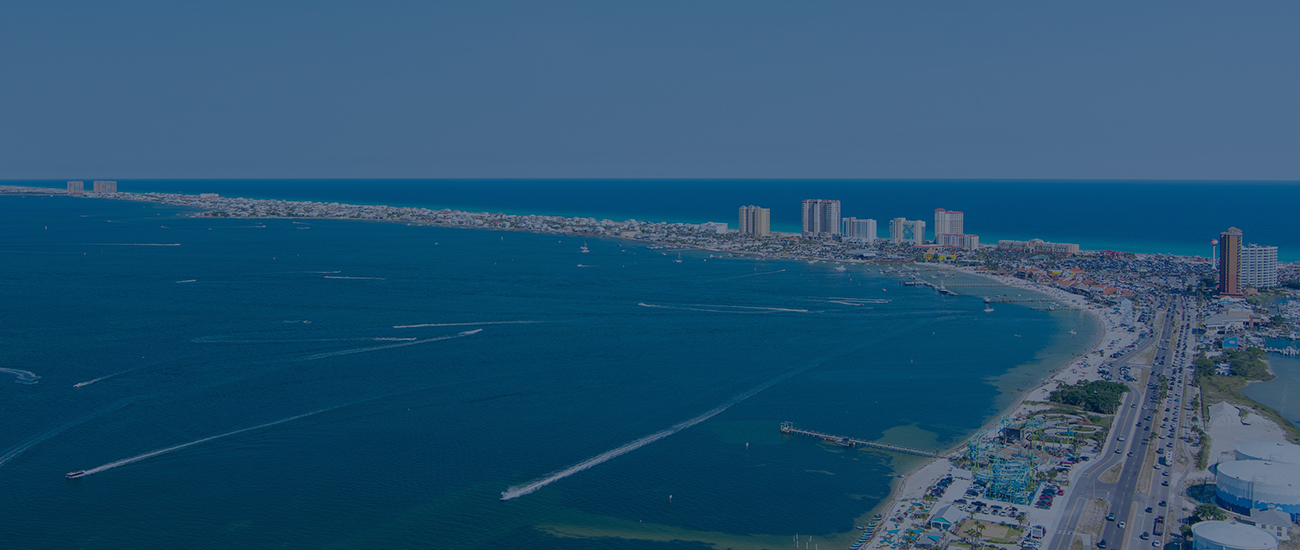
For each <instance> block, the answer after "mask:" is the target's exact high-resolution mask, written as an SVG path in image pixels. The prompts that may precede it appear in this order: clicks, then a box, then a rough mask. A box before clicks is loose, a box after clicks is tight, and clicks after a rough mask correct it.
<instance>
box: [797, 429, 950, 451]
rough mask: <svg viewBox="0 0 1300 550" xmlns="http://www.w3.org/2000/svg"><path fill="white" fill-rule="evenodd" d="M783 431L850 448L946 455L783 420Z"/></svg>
mask: <svg viewBox="0 0 1300 550" xmlns="http://www.w3.org/2000/svg"><path fill="white" fill-rule="evenodd" d="M781 433H783V434H786V435H801V436H804V437H815V438H817V439H820V440H822V441H826V442H828V443H833V444H835V445H839V446H841V447H848V448H855V447H867V448H869V449H876V450H880V451H889V452H891V453H901V454H905V455H913V456H924V457H928V458H942V457H943V456H944V455H941V454H939V453H933V452H930V451H922V450H920V449H911V448H908V447H900V446H898V445H888V444H885V443H876V442H874V441H864V440H861V439H854V438H852V437H844V436H840V435H831V434H824V433H821V432H814V431H811V430H801V429H799V428H796V427H794V422H782V423H781Z"/></svg>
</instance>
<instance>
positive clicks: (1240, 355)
mask: <svg viewBox="0 0 1300 550" xmlns="http://www.w3.org/2000/svg"><path fill="white" fill-rule="evenodd" d="M1223 356H1224V357H1225V358H1227V360H1228V364H1229V365H1230V366H1231V368H1232V376H1242V377H1245V378H1246V379H1247V380H1263V381H1265V382H1267V381H1269V380H1272V379H1273V378H1275V377H1274V376H1273V375H1272V374H1270V373H1269V372H1268V363H1265V362H1264V350H1262V349H1259V348H1250V349H1233V350H1225V351H1224V352H1223Z"/></svg>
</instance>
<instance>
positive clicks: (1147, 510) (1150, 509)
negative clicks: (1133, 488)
mask: <svg viewBox="0 0 1300 550" xmlns="http://www.w3.org/2000/svg"><path fill="white" fill-rule="evenodd" d="M1154 511H1155V509H1153V508H1151V507H1150V506H1147V509H1146V512H1147V513H1148V514H1150V513H1151V512H1154Z"/></svg>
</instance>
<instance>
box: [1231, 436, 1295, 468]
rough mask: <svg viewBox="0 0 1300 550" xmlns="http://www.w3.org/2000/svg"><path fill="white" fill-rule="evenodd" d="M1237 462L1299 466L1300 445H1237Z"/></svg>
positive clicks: (1270, 442)
mask: <svg viewBox="0 0 1300 550" xmlns="http://www.w3.org/2000/svg"><path fill="white" fill-rule="evenodd" d="M1237 460H1264V461H1268V462H1277V463H1281V464H1300V445H1292V444H1290V443H1280V442H1276V441H1255V442H1252V443H1242V444H1241V445H1237Z"/></svg>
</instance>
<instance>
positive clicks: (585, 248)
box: [580, 241, 591, 254]
mask: <svg viewBox="0 0 1300 550" xmlns="http://www.w3.org/2000/svg"><path fill="white" fill-rule="evenodd" d="M580 250H582V253H583V254H586V253H588V252H591V250H590V249H588V248H587V241H582V248H581V249H580Z"/></svg>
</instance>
